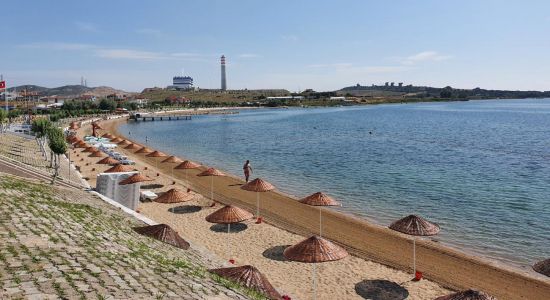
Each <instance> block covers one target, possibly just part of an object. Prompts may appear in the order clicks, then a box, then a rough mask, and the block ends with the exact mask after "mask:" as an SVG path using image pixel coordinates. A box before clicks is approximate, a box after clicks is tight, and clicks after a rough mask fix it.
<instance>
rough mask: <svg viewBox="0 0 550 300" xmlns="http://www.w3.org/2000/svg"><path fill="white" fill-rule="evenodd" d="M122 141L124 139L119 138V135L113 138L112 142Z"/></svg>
mask: <svg viewBox="0 0 550 300" xmlns="http://www.w3.org/2000/svg"><path fill="white" fill-rule="evenodd" d="M120 142H122V139H121V138H119V137H116V138H114V139H112V140H111V143H115V144H118V143H120Z"/></svg>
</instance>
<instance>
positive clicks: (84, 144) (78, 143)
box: [74, 141, 88, 148]
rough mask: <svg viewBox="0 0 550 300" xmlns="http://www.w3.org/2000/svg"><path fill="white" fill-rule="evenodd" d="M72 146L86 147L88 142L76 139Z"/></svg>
mask: <svg viewBox="0 0 550 300" xmlns="http://www.w3.org/2000/svg"><path fill="white" fill-rule="evenodd" d="M74 146H75V148H86V147H88V144H87V143H86V142H84V141H78V142H76V144H75V145H74Z"/></svg>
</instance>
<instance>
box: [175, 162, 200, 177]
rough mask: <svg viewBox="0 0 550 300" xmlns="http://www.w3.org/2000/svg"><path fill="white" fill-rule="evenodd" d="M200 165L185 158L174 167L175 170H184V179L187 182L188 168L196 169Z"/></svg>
mask: <svg viewBox="0 0 550 300" xmlns="http://www.w3.org/2000/svg"><path fill="white" fill-rule="evenodd" d="M200 166H201V165H199V164H197V163H194V162H192V161H189V160H186V161H184V162H182V163H181V164H179V165H177V166H176V167H175V168H174V169H175V170H185V181H187V182H189V180H188V179H189V178H188V174H187V173H188V170H189V169H196V168H198V167H200Z"/></svg>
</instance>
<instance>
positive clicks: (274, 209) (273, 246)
mask: <svg viewBox="0 0 550 300" xmlns="http://www.w3.org/2000/svg"><path fill="white" fill-rule="evenodd" d="M117 122H120V120H119V121H107V122H102V123H101V124H102V126H103V127H104V128H105V130H103V131H101V133H104V132H110V133H112V134H115V135H116V136H120V135H119V134H118V132H117V131H116V127H117V125H116V124H117ZM89 127H90V126H89V125H88V126H85V127H84V128H83V129H84V131H85V132H87V133H89V132H90V131H91V130H90V128H89ZM80 134H82V131H81V132H80ZM121 137H122V136H121ZM81 150H82V149H78V150H76V151H77V152H80V151H81ZM117 151H119V152H121V153H125V154H126V155H128V157H129V158H130V159H132V160H134V161H136V166H135V167H136V169H138V170H139V171H141V172H143V173H145V174H147V175H149V176H151V177H154V178H156V180H155V181H154V182H153V184H162V185H164V186H163V187H162V188H159V189H150V190H153V191H159V192H160V191H165V190H168V189H169V188H171V187H172V182H173V181H176V186H179V187H181V188H185V187H190V188H191V189H192V190H193V191H195V192H197V195H195V197H194V199H193V200H192V201H190V202H185V203H180V204H174V205H164V204H158V203H142V204H141V205H140V207H139V210H140V211H141V212H142V213H143V214H144V215H146V216H148V217H150V218H152V219H154V220H156V221H157V222H164V223H167V224H169V225H171V226H174V228H176V229H177V230H178V231H180V232H181V233H182V235H183V236H185V237H187V238H188V239H190V240H191V241H193V242H195V243H198V244H201V245H203V246H205V247H206V248H208V249H209V250H211V251H213V252H215V253H216V254H218V255H219V256H221V257H224V258H227V259H229V258H233V259H235V260H236V264H237V265H243V264H252V265H255V266H256V267H258V268H259V269H260V270H261V271H262V272H264V273H265V274H266V275H267V276H268V278H269V279H270V280H271V281H272V283H273V284H274V285H275V286H276V287H278V288H279V289H280V290H281V291H282V292H284V293H287V294H289V295H291V296H294V297H296V298H299V299H307V298H311V279H312V276H311V275H312V272H311V270H312V266H311V265H309V264H303V263H296V262H288V261H284V260H282V256H281V251H282V249H283V248H284V246H285V245H291V244H294V243H296V242H298V241H300V240H302V239H303V238H304V237H305V236H310V235H311V234H314V233H318V230H319V229H318V228H319V225H318V220H319V212H318V208H314V207H310V206H307V205H303V204H301V203H298V202H297V201H296V200H295V199H292V198H290V197H288V196H286V195H284V194H282V193H278V192H267V193H262V194H261V199H262V200H261V207H262V216H263V217H264V219H265V221H266V222H264V223H263V224H259V225H258V224H254V222H253V221H248V222H245V224H246V226H247V228H246V230H243V231H240V232H238V233H231V234H229V235H228V234H227V232H223V231H224V230H225V229H224V228H225V227H222V228H218V227H214V229H216V228H218V229H220V230H221V231H222V232H216V231H215V230H212V228H211V226H212V225H213V224H210V223H208V222H206V221H205V220H204V217H205V216H206V215H208V214H209V213H211V212H213V211H214V210H215V209H216V208H220V207H221V206H220V205H217V206H216V208H209V207H208V205H209V204H210V203H211V201H210V200H209V199H208V198H210V182H211V178H209V177H197V176H196V174H198V173H199V172H200V171H202V170H204V169H205V168H201V169H198V170H189V181H186V180H185V171H182V170H174V171H173V174H174V177H173V178H171V174H172V168H173V167H174V166H175V164H162V163H158V168H157V167H155V166H156V165H157V162H160V161H161V160H162V159H163V158H157V159H154V158H147V157H145V155H143V154H134V153H133V152H134V151H132V152H130V151H127V150H125V149H120V148H117ZM82 156H83V155H80V157H79V158H84V161H82V162H79V161H78V159H77V160H76V161H77V164H78V165H79V166H82V167H81V170H82V172H83V174H84V176H86V177H89V178H90V181H89V182H90V184H91V185H92V186H95V174H97V172H100V171H103V170H106V169H107V168H108V166H102V165H96V164H94V163H95V162H96V161H98V160H99V159H100V158H99V159H98V158H89V157H87V156H88V155H84V157H82ZM180 158H181V159H185V158H184V157H180ZM86 163H89V164H90V165H89V166H85V164H86ZM146 166H147V168H148V170H146V171H145V170H144V168H145V167H146ZM213 167H216V166H215V165H213ZM92 168H95V169H96V171H95V172H92V171H91V169H92ZM157 173H160V174H162V175H161V176H159V177H157V176H156V174H157ZM264 179H265V180H267V181H269V178H264ZM242 183H243V182H242V181H241V180H239V179H238V178H235V177H231V176H227V177H215V178H214V192H215V194H214V198H215V200H216V201H219V202H222V203H227V204H235V205H238V206H240V207H242V208H245V209H248V210H249V211H250V212H255V205H256V194H255V193H252V192H247V191H244V190H241V189H240V185H241V184H242ZM201 195H205V197H206V198H205V197H203V196H201ZM173 207H181V208H180V209H179V210H176V213H174V212H171V211H169V209H170V208H173ZM197 209H200V211H193V210H197ZM443 230H444V229H443ZM323 236H326V237H327V238H329V239H331V240H333V241H336V242H337V243H339V244H341V245H344V246H345V247H346V249H348V250H349V251H350V253H352V254H353V256H350V257H348V258H345V259H343V260H341V261H336V262H330V263H322V264H318V265H317V270H318V278H319V285H318V291H319V297H318V298H319V299H361V298H365V297H367V296H368V295H366V294H365V292H364V291H366V290H367V289H366V287H369V286H370V287H372V286H375V285H380V286H382V287H383V288H382V289H383V290H386V291H387V292H389V293H391V292H393V293H396V294H394V295H393V296H391V297H389V298H387V299H400V298H399V297H401V296H405V295H408V297H409V298H408V299H433V298H435V297H436V296H440V295H444V294H446V293H448V292H449V290H448V289H446V288H444V287H443V286H446V287H450V288H455V289H465V288H477V289H481V290H484V291H486V292H488V293H490V294H493V295H495V296H497V297H499V299H547V298H548V297H547V295H549V294H550V281H549V280H547V279H545V278H542V277H540V276H536V275H534V274H525V273H521V272H519V271H517V270H515V269H506V268H504V267H501V266H496V265H493V264H492V263H490V262H488V261H486V260H482V259H480V258H476V257H474V256H470V255H466V254H464V253H461V252H459V251H456V250H453V249H450V248H448V247H445V246H442V245H440V244H438V243H436V242H432V241H429V240H422V239H417V251H416V252H417V269H418V270H420V271H422V272H423V273H424V276H425V278H427V279H428V280H422V281H419V282H414V281H411V278H412V277H413V275H412V274H411V272H412V271H411V267H410V265H411V260H412V240H411V239H410V238H409V237H407V236H405V235H402V234H398V233H395V232H393V231H391V230H389V229H387V228H383V227H380V226H377V225H373V224H370V223H368V222H366V221H365V220H361V219H358V218H355V217H352V216H350V215H346V214H342V213H339V212H334V211H331V210H330V209H323ZM228 237H229V239H228ZM226 241H229V242H230V249H231V251H230V253H231V254H232V255H231V257H230V255H228V250H227V246H226ZM266 250H267V252H266ZM373 261H376V262H377V263H375V262H373ZM431 280H433V281H435V282H438V283H439V284H436V283H434V282H432V281H431ZM390 282H393V283H397V285H392V284H390ZM358 293H359V294H362V296H361V295H359V294H358ZM371 297H372V295H371ZM403 299H404V298H403Z"/></svg>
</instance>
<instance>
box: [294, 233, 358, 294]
mask: <svg viewBox="0 0 550 300" xmlns="http://www.w3.org/2000/svg"><path fill="white" fill-rule="evenodd" d="M283 255H284V257H285V258H287V259H288V260H292V261H299V262H304V263H312V264H313V299H316V298H317V274H316V270H315V264H316V263H321V262H326V261H335V260H340V259H342V258H344V257H346V256H348V255H349V254H348V252H347V251H346V250H345V249H344V248H342V247H340V246H338V245H336V244H334V243H332V242H331V241H329V240H327V239H324V238H322V237H319V236H316V235H314V236H311V237H309V238H307V239H305V240H303V241H301V242H299V243H298V244H296V245H294V246H290V247H288V248H286V249H285V251H284V252H283Z"/></svg>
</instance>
